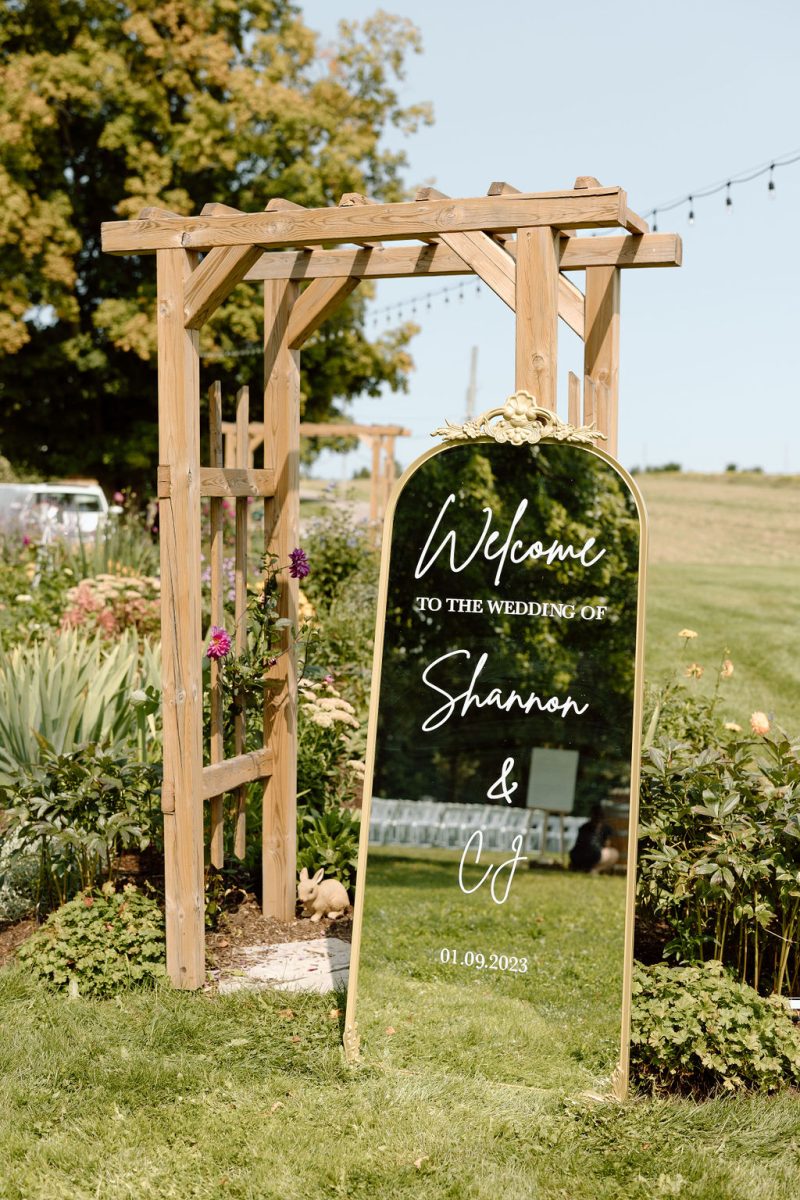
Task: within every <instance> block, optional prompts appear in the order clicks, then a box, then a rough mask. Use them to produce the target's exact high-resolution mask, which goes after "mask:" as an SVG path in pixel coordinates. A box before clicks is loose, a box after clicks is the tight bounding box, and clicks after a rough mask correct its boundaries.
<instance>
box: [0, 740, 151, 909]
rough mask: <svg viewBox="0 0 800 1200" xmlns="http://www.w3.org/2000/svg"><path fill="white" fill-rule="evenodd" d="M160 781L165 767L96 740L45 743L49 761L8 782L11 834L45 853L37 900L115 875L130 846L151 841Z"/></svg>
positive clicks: (0, 795)
mask: <svg viewBox="0 0 800 1200" xmlns="http://www.w3.org/2000/svg"><path fill="white" fill-rule="evenodd" d="M160 782H161V768H160V767H158V766H155V765H151V764H148V763H142V762H138V761H131V760H130V759H128V758H127V757H126V756H125V755H121V754H113V753H112V752H110V751H109V750H107V749H104V748H102V747H98V746H96V745H93V744H90V745H86V746H81V747H79V748H77V749H76V750H74V751H72V752H71V753H68V754H57V753H55V751H53V750H52V748H51V747H49V746H47V745H45V744H43V746H42V758H41V761H40V762H39V763H36V764H33V765H32V766H30V767H29V768H27V769H25V770H21V771H20V772H19V774H18V776H17V778H16V780H15V783H14V786H13V788H0V804H2V805H3V806H4V807H6V808H7V810H8V811H7V812H6V831H7V834H8V835H9V836H11V837H13V838H15V840H16V844H17V846H18V852H19V854H20V855H23V856H25V855H27V854H30V853H31V852H35V854H36V857H37V859H38V863H39V871H38V879H37V883H36V893H35V901H36V904H37V907H39V908H42V907H44V908H50V907H52V906H53V905H54V904H63V903H64V901H65V900H67V899H69V897H70V896H72V895H74V894H75V892H77V891H78V890H80V889H82V888H84V889H85V888H91V887H94V886H95V884H97V883H98V882H100V881H101V880H110V879H113V877H114V872H115V866H116V861H117V859H118V857H119V854H120V853H121V852H122V851H123V850H126V849H129V848H131V847H135V848H136V849H139V850H144V849H145V848H146V847H147V846H148V844H149V842H150V838H151V835H152V831H153V830H154V828H157V803H156V801H157V798H158V795H159V786H160ZM9 865H10V866H13V860H12V863H11V864H9ZM2 882H3V881H2V878H0V883H2Z"/></svg>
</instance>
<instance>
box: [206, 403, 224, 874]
mask: <svg viewBox="0 0 800 1200" xmlns="http://www.w3.org/2000/svg"><path fill="white" fill-rule="evenodd" d="M208 431H209V455H208V461H209V465H210V466H212V467H221V466H222V464H223V450H222V385H221V384H220V383H219V381H217V382H216V383H212V385H211V387H210V388H209V390H208ZM209 523H210V526H211V624H212V625H224V623H225V595H224V587H225V584H224V580H223V576H224V570H225V547H224V541H223V528H224V520H223V512H222V499H221V497H219V496H212V497H211V499H210V500H209ZM224 757H225V747H224V739H223V712H222V687H221V680H220V665H219V663H218V662H217V661H216V660H215V659H212V660H211V762H212V764H213V763H220V762H222V760H223V759H224ZM210 815H211V852H210V857H211V865H212V866H214V867H218V868H222V866H223V865H224V862H225V829H224V816H225V809H224V799H223V797H222V796H214V797H213V798H212V800H211V805H210Z"/></svg>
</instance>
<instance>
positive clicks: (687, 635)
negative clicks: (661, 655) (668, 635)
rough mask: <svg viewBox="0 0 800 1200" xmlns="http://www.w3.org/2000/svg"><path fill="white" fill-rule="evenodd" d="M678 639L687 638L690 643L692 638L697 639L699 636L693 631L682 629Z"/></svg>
mask: <svg viewBox="0 0 800 1200" xmlns="http://www.w3.org/2000/svg"><path fill="white" fill-rule="evenodd" d="M678 637H681V638H686V640H687V642H688V641H689V640H690V638H696V637H697V634H696V633H695V631H694V630H693V629H682V630H681V631H680V633H679V634H678Z"/></svg>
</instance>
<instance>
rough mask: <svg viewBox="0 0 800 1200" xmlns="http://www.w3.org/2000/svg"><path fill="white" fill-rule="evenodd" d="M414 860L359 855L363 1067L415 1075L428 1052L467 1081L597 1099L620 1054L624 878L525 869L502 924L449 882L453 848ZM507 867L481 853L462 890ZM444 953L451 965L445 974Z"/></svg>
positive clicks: (490, 908)
mask: <svg viewBox="0 0 800 1200" xmlns="http://www.w3.org/2000/svg"><path fill="white" fill-rule="evenodd" d="M423 855H424V856H423V857H414V855H413V853H412V854H409V855H404V856H400V855H394V854H391V853H381V852H373V853H371V854H370V864H369V871H368V879H369V889H368V895H367V905H366V911H365V921H364V939H363V946H362V970H361V975H360V978H359V1011H358V1026H359V1032H360V1034H361V1038H362V1045H363V1053H364V1059H365V1061H366V1062H368V1063H369V1062H380V1063H382V1064H384V1065H386V1066H387V1067H392V1068H401V1067H402V1068H409V1069H412V1070H417V1071H419V1070H420V1069H421V1068H422V1067H423V1066H424V1065H425V1064H426V1063H427V1062H428V1060H429V1057H430V1055H431V1053H432V1051H433V1055H434V1061H435V1060H436V1058H437V1057H438V1056H439V1055H440V1054H441V1053H442V1052H446V1055H447V1062H448V1067H449V1070H450V1071H452V1072H453V1074H455V1075H458V1076H461V1077H464V1078H469V1077H476V1078H484V1079H486V1080H496V1081H500V1082H503V1083H516V1084H520V1085H527V1086H534V1087H540V1088H541V1087H545V1088H560V1089H563V1090H567V1091H575V1092H576V1091H580V1090H581V1089H593V1090H604V1091H607V1090H608V1089H609V1087H610V1076H611V1072H612V1070H613V1069H614V1067H615V1066H616V1063H617V1061H618V1057H619V1037H620V1018H619V1006H620V1001H621V995H622V939H623V932H624V928H623V927H624V912H625V879H624V878H622V877H621V876H614V877H608V876H591V877H589V876H585V875H575V874H573V873H571V872H568V871H563V870H559V869H551V870H528V869H527V868H525V867H523V868H522V869H521V870H519V871H517V873H516V874H515V877H514V882H513V885H512V887H511V889H510V891H509V896H508V899H507V900H506V902H505V904H504V905H503V907H502V910H501V913H502V915H501V913H500V912H498V909H497V906H496V905H494V904H492V903H491V902H490V901H488V899H486V898H484V899H483V901H481V899H480V898H479V897H478V896H477V895H469V896H468V895H465V894H464V893H462V892H461V891H460V890H459V889H458V888H457V887H456V886H455V880H454V872H455V865H454V864H455V862H456V861H457V860H458V858H459V857H460V855H459V854H458V853H457V852H451V853H449V854H448V853H447V852H444V853H442V852H439V853H438V854H437V853H436V852H435V851H433V852H423ZM505 857H507V856H506V855H503V854H500V855H491V854H484V855H483V858H482V864H481V866H480V867H470V868H468V869H467V870H465V881H466V883H467V885H468V886H470V887H474V886H476V885H477V883H478V881H479V880H480V878H481V876H482V875H483V872H484V870H485V868H486V865H487V864H488V863H489V862H495V863H500V862H502V861H503V859H504V858H505ZM431 858H434V861H430V859H431ZM447 859H451V860H452V861H450V862H448V861H445V860H447ZM442 949H447V950H450V951H453V952H454V953H453V954H452V957H453V958H457V959H458V960H459V965H454V964H453V963H452V962H450V963H449V964H443V963H442V961H441V957H442V955H441V951H442ZM465 951H472V952H476V951H477V952H479V953H482V954H483V955H484V959H485V961H486V962H487V963H488V962H489V961H490V954H491V952H494V953H496V954H497V955H498V956H499V955H501V954H502V955H505V956H513V957H514V958H518V959H519V960H520V962H519V964H518V965H520V966H522V965H524V967H525V970H524V972H523V971H517V972H511V971H490V970H483V971H481V970H476V969H475V967H465V966H463V965H460V964H462V963H463V957H464V952H465ZM523 959H524V964H523V962H522V960H523ZM387 1029H389V1030H391V1031H392V1032H391V1033H390V1034H388V1035H387V1032H386V1031H387Z"/></svg>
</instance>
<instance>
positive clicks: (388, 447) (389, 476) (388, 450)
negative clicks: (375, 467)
mask: <svg viewBox="0 0 800 1200" xmlns="http://www.w3.org/2000/svg"><path fill="white" fill-rule="evenodd" d="M383 447H384V450H383V453H384V460H383V505H382V508H381V517H382V518H384V519H385V517H386V509H387V508H388V507H389V497H390V496H391V494H392V484H393V483H394V481H395V467H394V437H393V436H392V435H391V434H390V433H389V434H386V436H385V438H384V439H383Z"/></svg>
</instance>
